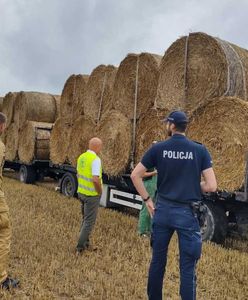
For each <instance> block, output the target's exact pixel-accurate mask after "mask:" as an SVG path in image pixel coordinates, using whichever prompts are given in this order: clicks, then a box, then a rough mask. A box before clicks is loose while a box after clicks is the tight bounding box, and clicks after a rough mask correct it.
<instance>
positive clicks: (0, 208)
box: [0, 112, 19, 290]
mask: <svg viewBox="0 0 248 300" xmlns="http://www.w3.org/2000/svg"><path fill="white" fill-rule="evenodd" d="M5 127H6V116H5V115H4V114H3V113H1V112H0V134H2V133H3V132H4V130H5ZM4 160H5V146H4V144H3V142H2V141H1V140H0V287H1V288H2V289H7V290H8V289H9V288H15V287H17V286H18V284H19V280H17V279H13V278H11V277H9V276H8V273H7V267H8V259H9V251H10V240H11V226H10V219H9V207H8V205H7V203H6V200H5V197H4V191H3V175H2V172H3V165H4Z"/></svg>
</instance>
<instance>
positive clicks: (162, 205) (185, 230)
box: [147, 197, 202, 300]
mask: <svg viewBox="0 0 248 300" xmlns="http://www.w3.org/2000/svg"><path fill="white" fill-rule="evenodd" d="M175 231H176V232H177V235H178V242H179V255H180V262H179V266H180V295H181V299H182V300H195V299H196V264H197V261H198V259H199V258H200V256H201V248H202V239H201V233H200V227H199V223H198V219H197V217H196V216H194V214H193V212H192V210H191V208H190V207H189V205H187V204H180V203H173V202H171V201H167V200H164V199H163V198H161V197H158V199H157V205H156V209H155V214H154V217H153V232H152V237H151V245H152V260H151V264H150V269H149V276H148V286H147V293H148V297H149V300H160V299H162V288H163V278H164V273H165V268H166V262H167V250H168V246H169V243H170V240H171V237H172V235H173V233H174V232H175Z"/></svg>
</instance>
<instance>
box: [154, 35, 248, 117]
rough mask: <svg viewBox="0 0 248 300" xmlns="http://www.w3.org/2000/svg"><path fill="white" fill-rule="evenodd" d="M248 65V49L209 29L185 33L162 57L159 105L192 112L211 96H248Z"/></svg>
mask: <svg viewBox="0 0 248 300" xmlns="http://www.w3.org/2000/svg"><path fill="white" fill-rule="evenodd" d="M234 48H235V49H234ZM247 67H248V51H247V50H245V49H242V48H239V47H238V46H235V47H234V46H233V45H232V44H230V43H228V42H225V41H223V40H221V39H218V38H214V37H212V36H209V35H207V34H205V33H191V34H190V35H189V36H188V37H185V36H184V37H182V38H180V39H178V40H177V41H175V42H174V43H173V44H172V45H171V46H170V47H169V49H168V50H167V51H166V52H165V55H164V57H163V59H162V62H161V67H160V76H159V80H158V91H157V96H156V107H158V108H166V109H168V110H174V109H185V110H186V111H187V112H188V113H192V112H193V111H194V110H195V109H197V107H199V106H200V105H202V104H203V103H204V102H205V101H206V100H207V99H212V98H215V97H220V96H223V95H225V96H235V97H240V98H242V99H246V98H247V95H246V94H247V93H246V88H247V80H248V79H247V76H248V68H247ZM245 78H246V79H247V80H245Z"/></svg>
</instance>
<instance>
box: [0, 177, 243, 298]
mask: <svg viewBox="0 0 248 300" xmlns="http://www.w3.org/2000/svg"><path fill="white" fill-rule="evenodd" d="M5 190H6V198H7V200H8V203H9V206H10V213H11V216H12V224H13V239H12V247H11V260H10V262H11V265H10V272H11V274H12V275H14V276H16V277H18V278H20V280H21V287H20V288H19V289H17V290H13V291H11V292H0V296H1V298H2V299H6V300H10V299H11V300H12V299H13V300H16V299H18V300H19V299H20V300H22V299H23V300H27V299H30V300H31V299H32V300H33V299H35V300H44V299H49V300H50V299H51V300H53V299H54V300H55V299H77V300H86V299H87V300H98V299H99V300H100V299H107V300H121V299H126V300H127V299H128V300H137V299H146V281H147V271H148V265H149V261H150V248H149V241H148V240H146V239H141V238H140V237H139V236H138V235H137V230H136V227H137V219H136V218H135V217H130V216H127V215H124V214H121V213H118V212H116V211H112V210H108V209H104V208H101V209H100V211H99V216H98V219H97V223H96V227H95V230H94V233H93V237H92V242H93V244H94V245H95V246H98V250H97V251H95V252H89V251H87V252H85V254H83V255H82V256H81V257H76V256H75V252H74V248H75V243H76V241H77V238H78V234H79V227H80V221H81V216H80V205H79V203H78V202H77V201H76V200H74V199H68V198H65V197H64V196H62V195H60V194H57V193H55V192H53V191H50V190H47V189H44V188H41V187H37V186H31V185H22V184H20V183H19V182H17V181H15V180H12V179H5ZM229 246H230V245H229ZM244 249H246V250H247V249H248V245H247V242H246V243H244ZM247 269H248V253H247V252H239V251H237V250H232V249H230V248H229V249H225V248H222V247H220V246H217V245H212V244H204V249H203V257H202V259H201V261H200V263H199V267H198V287H197V289H198V298H197V299H199V300H206V299H214V300H223V299H227V300H228V299H230V300H233V299H240V300H244V299H246V296H247V294H248V287H247V284H246V282H247V280H248V274H247ZM178 284H179V274H178V249H177V246H176V239H175V238H173V239H172V243H171V245H170V248H169V259H168V268H167V275H166V282H165V286H164V297H165V299H172V300H177V299H178V298H179V297H178V288H179V286H178Z"/></svg>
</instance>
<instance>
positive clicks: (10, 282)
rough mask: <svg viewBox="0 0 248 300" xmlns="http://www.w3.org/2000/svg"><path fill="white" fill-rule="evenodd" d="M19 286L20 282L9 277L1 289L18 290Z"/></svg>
mask: <svg viewBox="0 0 248 300" xmlns="http://www.w3.org/2000/svg"><path fill="white" fill-rule="evenodd" d="M18 285H19V280H18V279H14V278H10V277H7V278H6V279H5V280H4V281H3V282H2V283H1V285H0V287H1V288H2V289H4V290H9V289H14V288H17V287H18Z"/></svg>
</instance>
